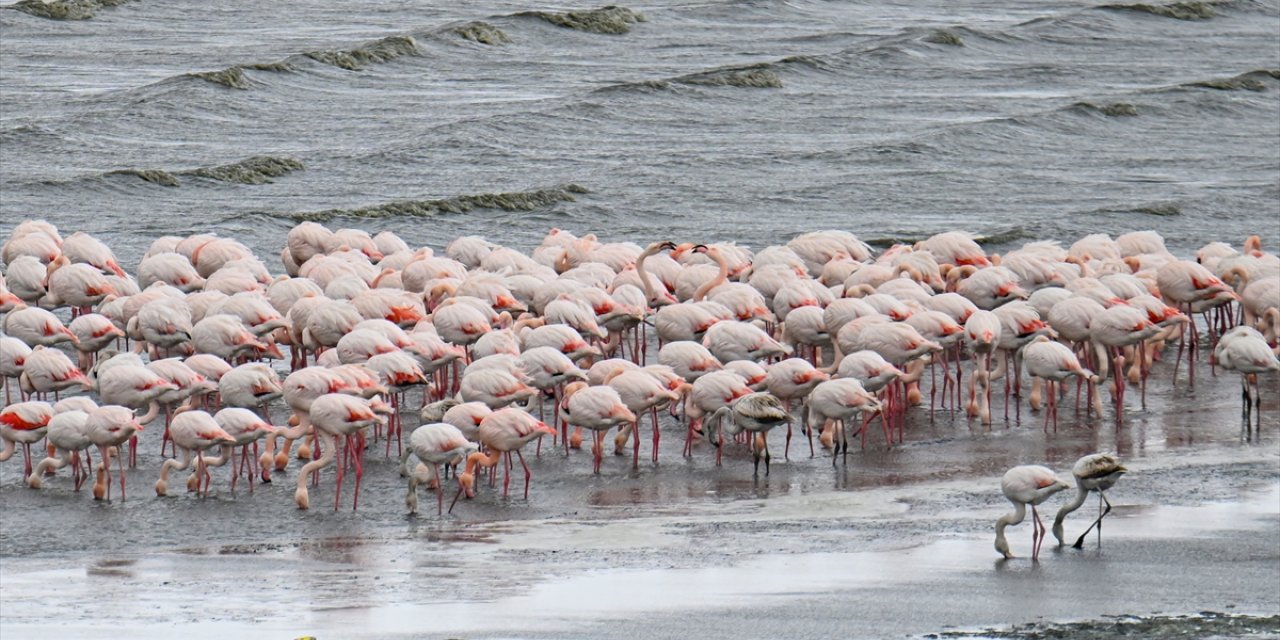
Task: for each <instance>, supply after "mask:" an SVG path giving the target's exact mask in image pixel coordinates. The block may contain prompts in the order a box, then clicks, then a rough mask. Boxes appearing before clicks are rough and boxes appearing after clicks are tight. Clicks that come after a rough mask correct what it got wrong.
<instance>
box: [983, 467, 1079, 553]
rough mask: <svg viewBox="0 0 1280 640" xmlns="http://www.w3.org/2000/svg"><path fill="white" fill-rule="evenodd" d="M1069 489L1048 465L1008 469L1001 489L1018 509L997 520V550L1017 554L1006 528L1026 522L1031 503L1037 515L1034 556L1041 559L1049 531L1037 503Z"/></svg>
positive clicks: (1033, 538) (1032, 514)
mask: <svg viewBox="0 0 1280 640" xmlns="http://www.w3.org/2000/svg"><path fill="white" fill-rule="evenodd" d="M1068 488H1070V485H1068V484H1067V483H1065V482H1063V481H1062V480H1060V479H1059V478H1058V476H1056V475H1054V473H1053V470H1052V469H1050V468H1048V467H1042V466H1039V465H1022V466H1019V467H1014V468H1012V469H1010V470H1009V471H1007V472H1005V474H1004V479H1003V480H1001V481H1000V489H1001V490H1002V491H1003V492H1004V497H1006V498H1008V499H1009V502H1012V503H1013V508H1014V511H1013V513H1010V514H1006V515H1003V516H1000V519H998V520H996V551H999V552H1000V553H1001V554H1002V555H1004V557H1005V558H1006V559H1007V558H1012V557H1013V553H1011V552H1010V551H1009V543H1008V541H1006V540H1005V538H1004V529H1005V527H1007V526H1009V525H1014V524H1018V523H1019V522H1022V519H1023V518H1025V517H1026V515H1027V505H1031V517H1032V518H1034V520H1033V521H1032V524H1033V525H1034V527H1033V528H1032V532H1031V539H1032V545H1031V559H1032V560H1038V559H1039V558H1040V544H1041V542H1043V541H1044V536H1045V533H1047V532H1046V531H1045V530H1044V523H1043V522H1041V521H1040V514H1039V513H1037V512H1036V505H1038V504H1041V503H1043V502H1044V501H1045V500H1048V499H1049V497H1050V496H1052V495H1053V494H1055V493H1057V492H1059V491H1062V490H1064V489H1068Z"/></svg>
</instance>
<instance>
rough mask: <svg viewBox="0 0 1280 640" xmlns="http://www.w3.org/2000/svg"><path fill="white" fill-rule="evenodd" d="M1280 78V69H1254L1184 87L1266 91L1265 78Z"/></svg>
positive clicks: (1188, 84) (1191, 83) (1189, 83)
mask: <svg viewBox="0 0 1280 640" xmlns="http://www.w3.org/2000/svg"><path fill="white" fill-rule="evenodd" d="M1268 79H1270V80H1280V69H1255V70H1253V71H1249V72H1247V73H1242V74H1240V75H1238V76H1232V77H1230V78H1214V79H1212V80H1199V81H1197V82H1188V83H1186V84H1184V85H1182V86H1184V87H1199V88H1204V89H1217V90H1218V91H1241V90H1244V91H1266V90H1267V84H1266V82H1265V80H1268Z"/></svg>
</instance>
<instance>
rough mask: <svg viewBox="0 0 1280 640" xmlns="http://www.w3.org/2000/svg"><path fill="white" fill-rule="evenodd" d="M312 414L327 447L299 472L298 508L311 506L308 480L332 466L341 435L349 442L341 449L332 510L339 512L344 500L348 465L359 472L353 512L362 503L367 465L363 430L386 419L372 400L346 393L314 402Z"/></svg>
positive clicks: (296, 501) (332, 394) (294, 498)
mask: <svg viewBox="0 0 1280 640" xmlns="http://www.w3.org/2000/svg"><path fill="white" fill-rule="evenodd" d="M310 413H311V424H312V426H313V427H314V428H315V432H316V436H318V437H320V438H322V439H323V440H324V441H325V446H324V447H323V452H322V455H321V456H320V458H318V459H316V460H312V461H311V462H308V463H307V464H305V465H303V467H302V469H301V470H300V471H298V488H297V490H296V491H295V492H294V494H293V500H294V502H295V503H297V505H298V508H299V509H304V510H305V509H307V508H308V507H309V506H310V505H311V498H310V495H309V494H308V492H307V477H308V476H309V475H310V474H311V473H313V472H318V471H320V470H321V469H323V468H325V467H327V466H329V465H330V464H333V460H334V458H335V457H337V452H338V448H339V447H338V436H342V437H343V438H344V439H345V441H346V442H345V444H344V446H343V447H342V456H343V459H342V460H341V461H340V462H339V463H338V479H337V490H336V491H335V492H334V497H333V510H334V511H337V510H338V505H339V503H340V501H341V498H342V476H343V473H344V471H345V469H346V467H347V465H348V463H351V464H353V465H354V467H355V470H356V488H355V499H354V500H353V501H352V504H351V509H352V510H353V511H354V510H355V509H356V508H357V507H358V506H359V504H360V479H361V478H362V477H363V476H364V464H363V462H362V461H361V458H362V456H363V453H364V434H363V433H361V430H363V429H366V428H368V427H371V426H373V425H375V424H380V423H383V422H384V421H385V418H383V417H382V416H381V415H379V414H378V412H376V411H375V410H374V407H373V406H372V404H371V403H370V401H368V400H364V399H362V398H357V397H355V396H351V395H347V394H344V393H327V394H325V395H322V396H320V397H318V398H316V399H315V401H314V402H312V403H311V412H310Z"/></svg>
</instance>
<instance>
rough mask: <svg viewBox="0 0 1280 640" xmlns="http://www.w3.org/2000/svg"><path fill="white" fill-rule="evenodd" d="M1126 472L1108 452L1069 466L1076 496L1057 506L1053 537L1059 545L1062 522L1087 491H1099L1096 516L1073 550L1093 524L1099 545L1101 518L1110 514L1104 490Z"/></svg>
mask: <svg viewBox="0 0 1280 640" xmlns="http://www.w3.org/2000/svg"><path fill="white" fill-rule="evenodd" d="M1127 471H1128V469H1125V468H1124V465H1121V464H1120V459H1119V458H1117V457H1116V456H1115V455H1113V454H1109V453H1091V454H1089V455H1087V456H1084V457H1082V458H1080V459H1079V460H1076V463H1075V465H1074V466H1073V467H1071V475H1073V476H1075V479H1076V497H1075V498H1073V499H1072V500H1071V502H1068V503H1067V504H1065V505H1063V506H1062V508H1061V509H1058V515H1057V516H1055V517H1054V519H1053V537H1054V538H1057V540H1058V546H1059V547H1061V546H1062V521H1063V520H1064V519H1065V518H1066V517H1067V515H1068V514H1070V513H1071V512H1072V511H1075V510H1076V509H1079V508H1080V505H1083V504H1084V501H1085V499H1086V498H1088V497H1089V492H1090V491H1097V492H1098V519H1097V520H1095V521H1094V522H1093V524H1091V525H1089V528H1088V529H1085V530H1084V533H1082V534H1080V537H1079V538H1077V539H1076V543H1075V544H1073V545H1071V546H1072V547H1073V548H1076V549H1079V548H1081V547H1083V546H1084V538H1085V536H1087V535H1089V531H1091V530H1092V529H1093V528H1094V527H1095V526H1096V527H1097V528H1098V544H1102V519H1103V518H1104V517H1106V515H1107V514H1108V513H1111V501H1109V500H1107V496H1106V494H1105V493H1103V492H1104V491H1106V490H1107V489H1110V488H1111V487H1113V486H1115V484H1116V482H1118V481H1119V480H1120V476H1122V475H1124V474H1125V472H1127ZM1104 503H1105V504H1106V506H1107V507H1106V510H1105V511H1104V510H1103V508H1102V505H1103V504H1104Z"/></svg>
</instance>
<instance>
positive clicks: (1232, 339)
mask: <svg viewBox="0 0 1280 640" xmlns="http://www.w3.org/2000/svg"><path fill="white" fill-rule="evenodd" d="M1213 353H1214V357H1215V358H1216V359H1217V361H1218V363H1219V364H1221V365H1222V368H1223V369H1226V370H1228V371H1237V372H1239V373H1240V386H1241V389H1242V393H1241V396H1242V398H1243V401H1244V407H1243V408H1242V410H1241V414H1242V417H1243V418H1244V421H1245V424H1249V420H1250V417H1251V416H1252V414H1253V412H1254V411H1257V412H1258V424H1259V427H1260V426H1261V424H1262V395H1261V393H1260V392H1259V390H1258V374H1265V373H1269V372H1272V371H1280V359H1277V358H1276V353H1275V351H1273V350H1272V349H1271V347H1270V345H1268V344H1267V340H1266V338H1264V337H1263V336H1262V334H1261V333H1258V331H1257V330H1255V329H1253V328H1251V327H1246V326H1240V327H1236V328H1234V329H1232V330H1231V331H1228V332H1227V333H1226V334H1223V336H1222V338H1221V339H1219V340H1218V346H1217V347H1215V348H1214V352H1213Z"/></svg>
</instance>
